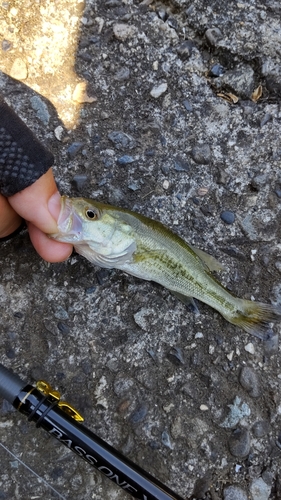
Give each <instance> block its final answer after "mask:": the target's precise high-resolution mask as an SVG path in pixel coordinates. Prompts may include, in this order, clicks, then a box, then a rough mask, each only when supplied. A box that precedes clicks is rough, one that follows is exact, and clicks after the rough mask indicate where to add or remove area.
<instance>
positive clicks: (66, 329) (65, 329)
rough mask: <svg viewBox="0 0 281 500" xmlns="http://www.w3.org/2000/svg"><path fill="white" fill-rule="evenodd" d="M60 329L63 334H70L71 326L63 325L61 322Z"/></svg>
mask: <svg viewBox="0 0 281 500" xmlns="http://www.w3.org/2000/svg"><path fill="white" fill-rule="evenodd" d="M58 329H59V331H60V332H61V333H69V332H70V328H69V326H68V325H67V324H66V323H63V322H61V321H59V323H58Z"/></svg>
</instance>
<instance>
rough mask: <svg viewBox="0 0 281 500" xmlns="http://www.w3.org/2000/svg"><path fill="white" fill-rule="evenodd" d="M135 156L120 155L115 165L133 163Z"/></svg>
mask: <svg viewBox="0 0 281 500" xmlns="http://www.w3.org/2000/svg"><path fill="white" fill-rule="evenodd" d="M134 161H136V160H135V158H133V157H132V156H129V155H124V156H121V157H120V158H118V159H117V165H129V164H130V163H134Z"/></svg>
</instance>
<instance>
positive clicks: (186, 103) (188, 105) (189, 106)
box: [183, 99, 193, 111]
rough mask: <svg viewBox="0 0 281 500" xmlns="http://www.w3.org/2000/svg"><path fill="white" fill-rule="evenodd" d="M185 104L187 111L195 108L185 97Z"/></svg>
mask: <svg viewBox="0 0 281 500" xmlns="http://www.w3.org/2000/svg"><path fill="white" fill-rule="evenodd" d="M183 105H184V107H185V109H186V111H192V109H193V107H192V104H190V102H189V101H188V100H187V99H185V100H184V101H183Z"/></svg>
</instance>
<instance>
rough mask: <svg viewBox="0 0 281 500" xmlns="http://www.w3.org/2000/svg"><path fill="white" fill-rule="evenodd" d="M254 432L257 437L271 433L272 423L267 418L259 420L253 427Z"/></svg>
mask: <svg viewBox="0 0 281 500" xmlns="http://www.w3.org/2000/svg"><path fill="white" fill-rule="evenodd" d="M252 432H253V434H254V436H255V437H256V438H262V437H264V436H266V435H267V434H269V432H270V424H269V422H268V421H267V420H258V421H257V422H255V423H254V425H253V427H252Z"/></svg>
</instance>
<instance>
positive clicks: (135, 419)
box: [129, 404, 148, 424]
mask: <svg viewBox="0 0 281 500" xmlns="http://www.w3.org/2000/svg"><path fill="white" fill-rule="evenodd" d="M147 411H148V408H147V405H145V404H143V405H140V406H139V407H138V408H137V409H136V410H135V411H134V412H133V413H132V414H131V415H130V417H129V420H130V421H131V422H132V423H133V424H138V423H139V422H141V421H142V420H143V419H144V418H145V416H146V414H147Z"/></svg>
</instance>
